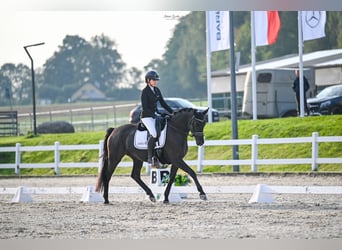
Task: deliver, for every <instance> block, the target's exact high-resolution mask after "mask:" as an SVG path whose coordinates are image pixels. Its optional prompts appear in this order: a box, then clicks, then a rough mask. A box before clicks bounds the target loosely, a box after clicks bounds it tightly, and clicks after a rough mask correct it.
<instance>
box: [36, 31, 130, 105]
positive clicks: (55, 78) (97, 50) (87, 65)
mask: <svg viewBox="0 0 342 250" xmlns="http://www.w3.org/2000/svg"><path fill="white" fill-rule="evenodd" d="M125 66H126V65H125V63H124V62H123V61H122V59H121V56H120V54H119V53H118V51H117V50H116V44H115V42H114V41H112V40H110V39H109V38H108V37H106V36H104V35H103V34H102V35H101V36H95V37H93V38H91V41H90V42H87V41H86V40H85V39H83V38H81V37H79V36H66V37H65V38H64V39H63V44H62V46H60V47H59V51H58V52H55V54H54V55H53V56H52V57H51V58H50V59H48V61H47V62H46V63H45V64H44V71H43V76H44V85H45V86H42V91H41V92H40V94H41V95H44V96H45V97H49V98H52V100H53V101H57V100H58V101H59V102H66V101H67V100H68V99H69V98H70V96H71V95H72V93H74V92H75V91H76V90H77V89H78V88H80V87H81V86H82V85H84V84H86V83H91V84H94V85H95V86H96V87H97V88H99V89H100V90H102V91H103V92H104V93H109V92H108V91H110V90H112V89H115V88H117V87H118V85H119V84H120V83H121V80H122V79H123V74H124V69H125ZM51 91H53V92H52V93H54V94H53V95H52V96H51ZM49 93H50V94H49Z"/></svg>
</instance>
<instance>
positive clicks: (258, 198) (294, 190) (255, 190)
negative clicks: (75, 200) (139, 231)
mask: <svg viewBox="0 0 342 250" xmlns="http://www.w3.org/2000/svg"><path fill="white" fill-rule="evenodd" d="M151 190H152V191H153V193H156V194H158V193H159V194H161V193H163V192H164V190H165V187H163V186H157V185H155V186H152V185H151ZM204 190H206V193H208V194H210V193H211V194H252V197H251V198H250V200H249V203H274V202H275V201H274V199H273V197H272V194H336V195H341V194H342V186H274V185H266V184H258V185H246V186H205V187H204ZM197 192H198V191H197V189H196V187H195V186H182V187H179V186H173V187H172V189H171V193H172V194H178V195H179V194H180V193H183V194H184V193H186V194H190V193H197ZM109 193H111V194H126V195H129V194H145V191H144V190H143V189H142V188H140V187H110V188H109ZM0 194H13V195H14V197H13V199H12V202H13V203H23V202H32V201H33V198H32V196H34V195H35V194H44V195H49V194H62V195H66V194H82V197H81V199H80V201H81V202H94V203H96V202H103V201H104V199H103V197H102V196H101V195H100V193H97V192H95V191H94V187H93V186H87V187H23V186H20V187H18V188H5V187H1V188H0ZM175 197H177V196H175ZM178 201H179V198H177V199H175V201H173V202H178ZM170 202H171V200H170Z"/></svg>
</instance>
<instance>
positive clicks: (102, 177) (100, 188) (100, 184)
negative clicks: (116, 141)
mask: <svg viewBox="0 0 342 250" xmlns="http://www.w3.org/2000/svg"><path fill="white" fill-rule="evenodd" d="M113 130H114V128H108V129H107V133H106V136H105V138H104V142H103V153H102V156H101V157H102V166H101V171H100V172H99V173H98V176H97V183H96V188H95V191H96V192H102V191H103V182H104V180H105V179H106V170H107V168H108V148H107V141H108V137H109V135H110V134H111V133H112V132H113Z"/></svg>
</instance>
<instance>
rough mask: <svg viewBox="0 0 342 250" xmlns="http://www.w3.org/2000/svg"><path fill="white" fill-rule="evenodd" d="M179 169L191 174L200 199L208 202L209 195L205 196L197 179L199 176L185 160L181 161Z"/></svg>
mask: <svg viewBox="0 0 342 250" xmlns="http://www.w3.org/2000/svg"><path fill="white" fill-rule="evenodd" d="M177 167H179V168H180V169H182V170H183V171H184V172H186V173H187V174H189V175H190V176H191V178H192V179H193V180H194V182H195V184H196V187H197V190H198V192H199V197H200V199H201V200H207V195H206V194H205V192H204V191H203V188H202V186H201V184H200V183H199V181H198V179H197V175H196V173H195V171H194V170H192V168H190V167H189V166H188V165H187V164H186V163H185V162H184V160H180V161H179V164H178V165H177Z"/></svg>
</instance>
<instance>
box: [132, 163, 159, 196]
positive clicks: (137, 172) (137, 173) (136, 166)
mask: <svg viewBox="0 0 342 250" xmlns="http://www.w3.org/2000/svg"><path fill="white" fill-rule="evenodd" d="M142 165H143V162H142V161H140V160H136V159H133V169H132V172H131V177H132V179H133V180H135V181H136V183H138V185H139V186H140V187H142V189H144V190H145V192H146V194H147V195H148V196H149V198H150V201H152V202H156V198H155V197H154V195H153V193H152V190H151V189H150V188H149V187H148V186H147V185H146V184H145V182H143V181H142V179H141V168H142Z"/></svg>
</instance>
